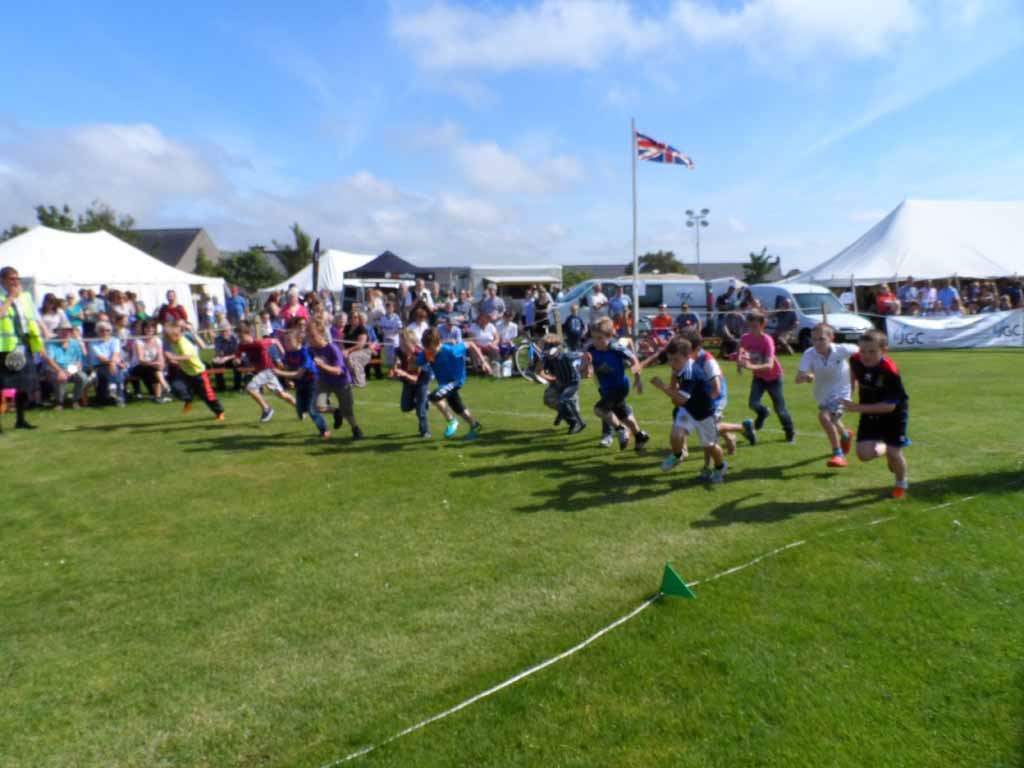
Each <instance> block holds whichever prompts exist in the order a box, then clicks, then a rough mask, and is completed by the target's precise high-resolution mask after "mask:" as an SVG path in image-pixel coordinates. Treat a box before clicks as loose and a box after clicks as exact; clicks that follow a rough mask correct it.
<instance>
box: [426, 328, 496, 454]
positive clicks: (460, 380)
mask: <svg viewBox="0 0 1024 768" xmlns="http://www.w3.org/2000/svg"><path fill="white" fill-rule="evenodd" d="M474 346H475V345H474V344H473V342H462V343H458V344H443V345H442V344H441V335H440V334H439V333H438V332H437V329H436V328H428V329H427V330H426V331H424V333H423V351H422V352H420V353H419V355H417V357H416V364H417V365H419V366H420V367H421V368H423V367H426V366H428V365H429V366H430V368H431V370H432V371H433V372H434V378H435V379H437V389H435V390H434V391H433V392H431V393H430V395H429V397H428V399H429V400H430V402H432V403H433V404H434V405H436V406H437V409H438V410H439V411H441V413H442V414H443V415H444V417H445V419H446V420H447V421H448V426H447V427H445V430H444V436H445V437H453V436H454V435H455V433H456V432H458V431H459V420H458V418H457V416H461V417H462V418H463V419H465V420H466V421H467V422H468V423H469V434H468V435H466V438H467V439H469V440H473V439H474V438H476V436H477V435H478V434H479V433H480V429H481V426H480V422H479V421H477V420H476V418H475V417H474V416H473V414H472V413H470V411H469V409H468V408H466V405H465V403H463V402H462V395H461V394H460V392H459V390H461V389H462V385H463V384H465V383H466V350H467V349H468V350H470V351H473V350H472V348H473V347H474ZM476 354H477V356H478V357H480V358H481V363H482V366H483V369H484V372H485V373H487V374H490V372H491V367H490V365H489V364H488V362H487V359H486V358H484V357H483V356H482V355H480V353H479V350H476Z"/></svg>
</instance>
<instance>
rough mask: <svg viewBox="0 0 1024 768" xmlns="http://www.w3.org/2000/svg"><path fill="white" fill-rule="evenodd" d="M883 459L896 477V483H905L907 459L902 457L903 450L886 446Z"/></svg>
mask: <svg viewBox="0 0 1024 768" xmlns="http://www.w3.org/2000/svg"><path fill="white" fill-rule="evenodd" d="M885 458H886V461H887V463H888V464H889V469H890V470H891V471H892V473H893V474H894V475H895V476H896V482H897V483H901V482H906V479H907V457H906V456H904V455H903V449H902V448H900V447H899V446H893V445H890V446H886V449H885Z"/></svg>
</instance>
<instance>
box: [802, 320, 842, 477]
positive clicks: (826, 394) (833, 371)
mask: <svg viewBox="0 0 1024 768" xmlns="http://www.w3.org/2000/svg"><path fill="white" fill-rule="evenodd" d="M834 338H835V330H834V329H833V328H832V326H830V325H829V324H828V323H818V325H816V326H814V330H812V331H811V342H812V346H810V347H808V348H807V349H806V350H805V351H804V356H803V357H802V358H801V359H800V370H799V371H797V374H796V383H797V384H804V383H807V382H814V399H815V400H817V401H818V423H819V424H821V428H822V429H823V430H825V436H826V437H828V441H829V443H830V444H831V446H832V457H831V458H830V459H829V460H828V461H827V462H826V464H827V465H828V466H830V467H845V466H846V464H847V462H846V454H847V453H849V451H850V446H851V445H852V443H853V439H852V435H851V434H850V431H849V430H848V429H847V428H846V427H845V426H844V425H843V401H844V400H849V399H850V392H851V384H850V364H849V363H848V362H847V361H848V360H849V359H850V358H851V357H852V356H853V355H855V354H856V353H857V346H856V345H855V344H835V343H833V339H834Z"/></svg>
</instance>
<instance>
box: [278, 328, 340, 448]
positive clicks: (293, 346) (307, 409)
mask: <svg viewBox="0 0 1024 768" xmlns="http://www.w3.org/2000/svg"><path fill="white" fill-rule="evenodd" d="M283 363H284V365H285V368H277V367H276V366H275V368H274V369H273V370H274V374H275V375H276V376H280V377H281V378H283V379H291V380H292V381H293V382H295V412H296V414H297V415H298V417H299V418H300V419H301V418H304V417H305V416H306V414H309V415H310V416H311V417H312V419H313V423H314V424H315V425H316V428H317V431H319V432H320V437H322V438H324V439H325V440H326V439H327V438H328V437H330V436H331V433H330V432H329V431H328V430H327V422H325V421H324V417H323V416H321V415H320V413H319V412H318V411H317V409H316V377H317V367H316V363H315V362H313V357H312V356H311V355H310V354H309V350H308V349H307V348H306V346H305V344H303V343H302V333H301V332H300V331H299V330H298V329H297V328H293V329H292V330H290V331H288V332H287V333H286V334H285V336H284V360H283Z"/></svg>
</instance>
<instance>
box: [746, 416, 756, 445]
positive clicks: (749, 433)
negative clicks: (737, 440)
mask: <svg viewBox="0 0 1024 768" xmlns="http://www.w3.org/2000/svg"><path fill="white" fill-rule="evenodd" d="M743 436H744V437H745V438H747V442H749V443H750V444H751V445H757V432H755V431H754V422H752V421H751V420H750V419H744V420H743Z"/></svg>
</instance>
